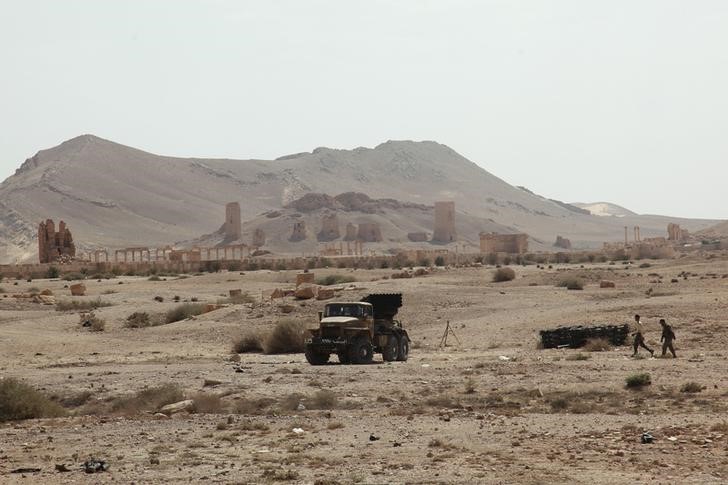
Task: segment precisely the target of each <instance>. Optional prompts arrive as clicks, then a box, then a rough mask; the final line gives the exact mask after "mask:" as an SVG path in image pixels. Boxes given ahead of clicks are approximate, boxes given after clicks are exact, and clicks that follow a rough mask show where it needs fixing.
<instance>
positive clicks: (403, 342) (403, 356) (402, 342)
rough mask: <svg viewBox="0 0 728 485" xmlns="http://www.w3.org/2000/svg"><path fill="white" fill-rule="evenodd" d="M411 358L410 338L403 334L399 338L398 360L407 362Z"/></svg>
mask: <svg viewBox="0 0 728 485" xmlns="http://www.w3.org/2000/svg"><path fill="white" fill-rule="evenodd" d="M408 358H409V338H407V337H406V336H404V335H402V336H401V337H400V338H399V352H397V360H399V361H401V362H406V361H407V359H408Z"/></svg>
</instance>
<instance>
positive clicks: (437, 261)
mask: <svg viewBox="0 0 728 485" xmlns="http://www.w3.org/2000/svg"><path fill="white" fill-rule="evenodd" d="M435 266H445V258H443V257H442V256H438V257H436V258H435Z"/></svg>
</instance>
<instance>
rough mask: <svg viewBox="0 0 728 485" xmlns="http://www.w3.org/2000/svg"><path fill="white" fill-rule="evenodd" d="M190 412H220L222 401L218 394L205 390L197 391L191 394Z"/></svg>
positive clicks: (221, 410)
mask: <svg viewBox="0 0 728 485" xmlns="http://www.w3.org/2000/svg"><path fill="white" fill-rule="evenodd" d="M191 399H192V402H193V403H194V404H193V406H192V412H193V413H198V414H221V413H222V412H223V409H224V408H223V403H222V400H221V399H220V396H218V395H217V394H211V393H207V392H198V393H197V394H195V395H194V396H192V398H191Z"/></svg>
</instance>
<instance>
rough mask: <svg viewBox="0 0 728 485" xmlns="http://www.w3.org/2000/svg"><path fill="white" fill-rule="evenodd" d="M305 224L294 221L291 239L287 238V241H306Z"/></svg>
mask: <svg viewBox="0 0 728 485" xmlns="http://www.w3.org/2000/svg"><path fill="white" fill-rule="evenodd" d="M306 237H307V236H306V222H305V221H296V222H294V223H293V232H292V233H291V237H290V238H288V240H289V241H292V242H296V241H303V240H305V239H306Z"/></svg>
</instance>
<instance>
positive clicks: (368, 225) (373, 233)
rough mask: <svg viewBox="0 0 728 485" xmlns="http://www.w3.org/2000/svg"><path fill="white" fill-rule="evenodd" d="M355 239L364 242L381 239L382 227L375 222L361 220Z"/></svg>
mask: <svg viewBox="0 0 728 485" xmlns="http://www.w3.org/2000/svg"><path fill="white" fill-rule="evenodd" d="M357 239H358V240H359V241H365V242H380V241H381V240H382V229H381V228H380V227H379V224H377V223H375V222H363V223H361V224H359V231H357Z"/></svg>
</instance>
